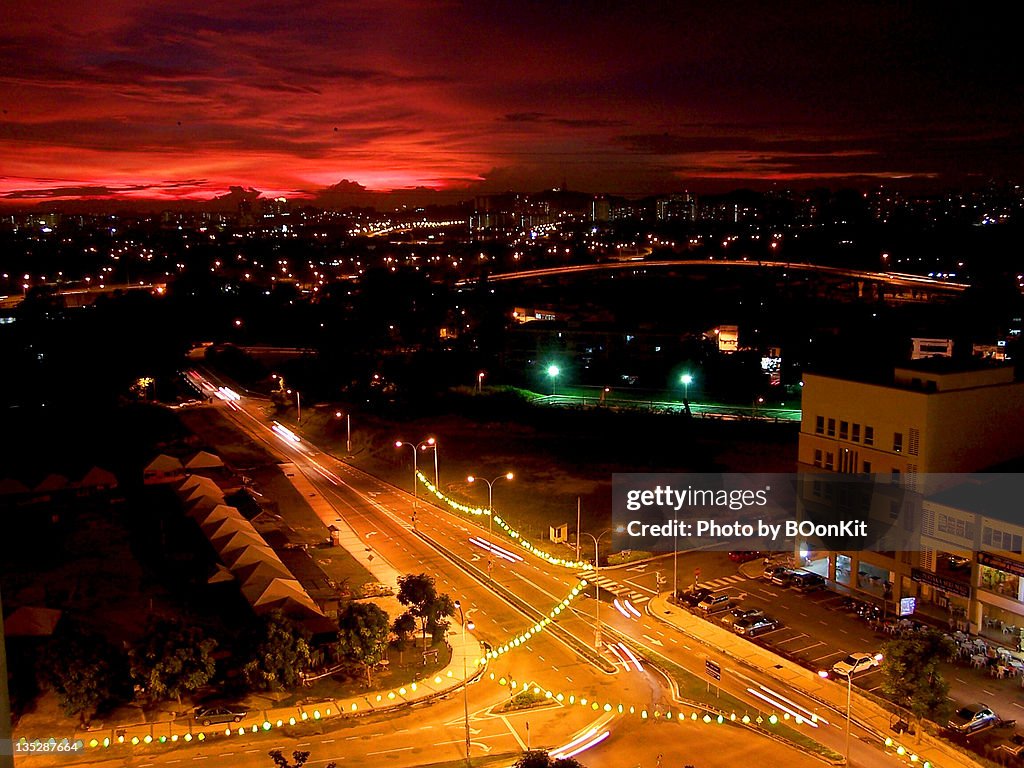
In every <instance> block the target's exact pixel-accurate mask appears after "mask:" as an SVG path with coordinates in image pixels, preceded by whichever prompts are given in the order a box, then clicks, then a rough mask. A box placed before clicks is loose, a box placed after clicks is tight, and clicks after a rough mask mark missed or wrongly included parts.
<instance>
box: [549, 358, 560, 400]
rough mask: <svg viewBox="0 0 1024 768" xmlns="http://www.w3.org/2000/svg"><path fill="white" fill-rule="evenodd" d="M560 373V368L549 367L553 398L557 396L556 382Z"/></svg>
mask: <svg viewBox="0 0 1024 768" xmlns="http://www.w3.org/2000/svg"><path fill="white" fill-rule="evenodd" d="M559 372H560V371H559V370H558V366H557V365H549V366H548V377H549V378H550V379H551V396H552V397H554V395H555V381H556V380H557V379H558V374H559Z"/></svg>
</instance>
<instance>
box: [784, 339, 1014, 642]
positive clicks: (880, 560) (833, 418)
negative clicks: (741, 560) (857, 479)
mask: <svg viewBox="0 0 1024 768" xmlns="http://www.w3.org/2000/svg"><path fill="white" fill-rule="evenodd" d="M1022 456H1024V382H1017V381H1015V379H1014V373H1013V369H1012V368H1008V367H992V366H986V365H978V364H973V363H968V364H966V365H965V364H963V363H959V362H954V361H952V360H948V359H943V360H922V361H917V362H915V363H910V364H907V365H906V366H905V367H900V368H896V369H895V371H894V373H893V376H892V378H891V379H890V380H888V381H885V382H878V381H873V382H865V381H855V380H851V379H847V378H840V377H834V376H824V375H819V374H807V375H806V376H805V377H804V389H803V418H802V420H801V427H800V439H799V448H798V463H799V466H798V471H802V472H835V473H844V474H849V475H859V476H871V477H873V478H874V481H875V485H876V486H877V487H879V488H881V489H883V491H882V492H881V493H877V494H875V502H874V506H873V507H872V508H871V510H870V513H869V514H870V515H871V517H872V518H876V517H878V516H882V517H885V516H889V517H891V518H892V520H895V519H896V518H897V516H900V519H901V520H902V521H903V522H904V523H905V524H912V525H913V526H914V532H913V533H914V539H913V540H914V541H916V542H919V545H918V546H917V547H916V548H913V549H910V548H908V549H907V550H906V551H866V550H865V551H846V552H839V551H836V552H831V551H827V552H808V553H806V555H807V557H806V559H807V560H808V561H810V562H811V563H812V567H813V568H814V569H815V570H816V571H818V572H820V573H822V574H823V575H827V577H828V578H829V579H830V580H832V581H835V582H836V583H837V584H839V585H841V586H845V587H848V588H849V589H850V590H851V592H853V593H860V594H863V595H865V596H867V595H870V596H872V597H873V598H875V599H876V600H878V601H881V602H882V603H883V604H884V605H885V606H886V608H887V610H888V611H889V612H890V613H896V612H897V610H898V607H899V606H900V601H901V599H902V598H908V597H912V598H915V599H916V601H917V604H916V609H917V610H921V611H924V612H927V613H931V614H932V615H935V616H937V617H943V618H946V619H948V620H949V621H950V625H951V626H961V627H962V628H963V629H967V628H968V627H970V628H971V629H972V630H973V631H975V632H979V631H983V630H985V629H986V626H985V622H986V617H987V616H988V615H989V614H990V613H991V614H992V615H993V616H995V615H996V614H995V613H994V611H986V609H984V608H981V607H979V606H980V605H981V604H982V603H984V604H986V605H990V606H993V609H994V608H995V607H1001V610H1007V611H1009V610H1010V606H1009V603H1007V601H1012V602H1013V603H1014V604H1015V605H1016V606H1019V605H1024V603H1022V602H1021V599H1022V596H1024V593H1022V592H1020V591H1019V590H1018V593H1017V594H1015V595H1012V596H1011V595H1009V594H1008V593H1006V594H1003V593H1000V591H999V590H1000V589H1001V590H1002V591H1003V592H1005V590H1006V589H1008V588H1009V587H1000V588H999V589H996V590H993V589H991V588H986V587H984V586H983V582H984V580H985V579H988V580H989V582H991V583H993V584H995V583H1004V582H1005V583H1009V579H1010V578H1011V577H1012V578H1020V579H1022V580H1024V560H1022V561H1021V564H1020V566H1019V569H1020V573H1019V574H1017V573H1016V572H1015V569H1017V568H1018V566H1017V565H1012V566H1011V565H1007V563H1004V562H1003V560H1006V559H1008V560H1010V561H1012V562H1014V563H1016V562H1017V559H1019V554H1017V553H1013V552H1011V551H1008V549H1010V550H1012V548H1013V546H1014V545H1013V542H1014V539H1013V538H1012V536H1013V535H1015V534H1012V533H1011V534H1009V535H1010V537H1011V538H1010V539H1008V541H1009V542H1010V547H1009V548H1007V547H1006V546H1005V544H1006V540H1004V538H1003V536H1002V533H1000V536H999V539H998V541H997V542H996V543H995V544H993V543H992V542H993V541H995V539H994V537H993V534H992V531H993V530H996V528H995V527H994V526H993V524H992V523H991V521H989V522H988V523H986V522H985V519H986V518H984V517H979V516H978V515H974V514H968V513H967V511H965V510H959V512H958V511H956V510H954V508H952V507H950V506H949V502H948V499H947V500H946V502H943V498H944V497H943V496H942V493H943V492H944V491H945V489H947V488H949V487H951V486H955V485H957V484H958V479H959V475H960V474H961V473H972V472H979V471H981V470H984V469H986V468H989V467H992V466H994V465H998V464H1001V463H1004V462H1007V461H1009V460H1012V459H1016V458H1018V457H1022ZM888 489H901V490H903V491H906V492H909V494H906V497H907V498H913V499H915V501H914V503H913V505H910V506H903V507H901V508H898V505H899V504H900V503H901V502H899V501H896V500H894V497H893V494H892V493H891V491H889V490H888ZM879 502H882V503H883V504H891V505H892V506H891V507H888V506H885V507H883V508H882V509H879V508H878V503H879ZM890 510H891V511H890ZM986 526H987V528H986ZM986 529H987V530H988V531H989V534H988V537H987V542H988V543H986V536H985V530H986ZM999 530H1002V529H999ZM1021 535H1022V536H1024V531H1021ZM1017 548H1018V549H1019V546H1018V547H1017ZM991 558H1001V559H1000V560H999V561H998V562H999V563H1002V565H1003V566H1005V568H1006V570H1004V571H1002V572H1003V573H1005V574H1007V575H1006V576H1000V575H998V574H993V573H992V572H991V569H992V568H996V569H997V570H998V567H997V566H996V565H993V564H992V563H995V562H996V560H991V562H982V561H985V560H986V559H991ZM978 590H980V591H981V592H983V593H984V594H982V595H981V596H980V597H979V596H978V595H977V594H976V592H977V591H978ZM997 604H998V606H997ZM1011 612H1012V611H1011ZM1022 614H1024V611H1022ZM1020 624H1021V625H1024V618H1022V621H1021V622H1020ZM993 626H995V625H994V624H993ZM1003 626H1014V625H1013V624H1012V623H1010V622H1009V621H1003ZM989 628H991V627H989ZM1000 631H1001V629H1000Z"/></svg>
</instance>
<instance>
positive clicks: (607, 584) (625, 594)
mask: <svg viewBox="0 0 1024 768" xmlns="http://www.w3.org/2000/svg"><path fill="white" fill-rule="evenodd" d="M580 578H581V579H586V580H587V581H588V582H590V583H591V584H597V585H598V586H599V587H601V589H603V590H606V591H607V592H611V593H612V594H613V595H615V596H616V597H618V598H626V599H628V600H629V601H630V602H632V603H634V604H635V605H643V604H644V603H646V602H647V601H648V600H650V599H651V598H650V595H645V594H642V593H640V592H635V591H634V590H632V589H630V588H629V587H626V586H623V585H622V584H619V583H618V582H617V581H612V580H611V579H609V578H606V577H604V576H598V575H597V574H595V573H594V572H593V571H584V572H583V573H581V574H580Z"/></svg>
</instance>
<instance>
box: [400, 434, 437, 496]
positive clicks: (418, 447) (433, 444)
mask: <svg viewBox="0 0 1024 768" xmlns="http://www.w3.org/2000/svg"><path fill="white" fill-rule="evenodd" d="M403 445H407V446H409V447H410V448H412V498H413V503H414V504H415V502H416V499H417V498H419V492H418V491H419V488H418V486H419V483H418V482H417V481H418V480H419V477H418V475H419V473H420V469H419V464H418V463H417V455H416V454H418V453H419V452H420V451H422V450H426V449H427V448H434V451H435V452H434V487H435V488H436V487H437V441H436V440H435V439H434V438H432V437H428V438H427V439H426V440H424V441H422V442H420V443H417V444H415V445H414V444H413V443H407V442H405V441H404V440H395V448H401V447H402V446H403Z"/></svg>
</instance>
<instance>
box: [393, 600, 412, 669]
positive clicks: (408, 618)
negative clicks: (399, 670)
mask: <svg viewBox="0 0 1024 768" xmlns="http://www.w3.org/2000/svg"><path fill="white" fill-rule="evenodd" d="M415 631H416V619H415V618H414V617H413V616H412V614H410V613H409V612H408V611H406V612H405V613H403V614H402V615H401V616H399V617H398V618H397V619H395V623H394V624H392V625H391V632H392V633H393V634H394V635H395V647H396V648H397V649H398V654H399V656H398V659H399V661H400V662H404V661H405V649H406V646H408V645H409V640H410V639H411V637H412V633H413V632H415Z"/></svg>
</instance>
